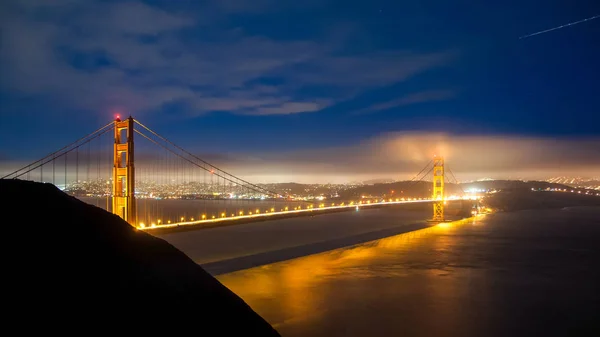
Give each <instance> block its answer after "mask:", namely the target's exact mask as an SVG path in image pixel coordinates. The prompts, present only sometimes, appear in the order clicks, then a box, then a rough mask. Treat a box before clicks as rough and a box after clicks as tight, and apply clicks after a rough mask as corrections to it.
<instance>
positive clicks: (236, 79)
mask: <svg viewBox="0 0 600 337" xmlns="http://www.w3.org/2000/svg"><path fill="white" fill-rule="evenodd" d="M157 4H158V5H157V6H151V5H149V4H146V3H144V2H141V1H125V2H104V1H78V0H57V1H52V2H45V1H37V0H27V1H19V2H17V1H6V2H3V4H2V5H0V6H2V7H1V8H0V9H1V11H2V12H3V13H4V15H3V20H2V29H1V33H0V34H2V36H1V38H2V45H3V47H2V48H1V49H0V71H1V72H2V74H3V75H2V78H1V79H0V89H1V90H2V91H4V92H9V93H10V94H11V95H15V96H18V97H27V98H28V99H33V98H37V99H46V100H51V101H52V102H53V103H56V104H57V106H58V107H59V108H60V107H62V108H75V109H81V110H87V111H90V110H92V111H101V112H103V113H104V112H105V111H110V110H114V109H120V110H125V111H129V112H131V113H135V114H136V115H139V114H142V113H144V112H146V111H152V110H161V109H162V108H163V107H164V106H165V105H167V104H171V103H181V104H184V105H185V106H188V107H189V108H190V109H189V110H190V111H189V113H190V114H191V115H192V116H193V115H196V114H201V113H206V112H210V111H227V112H230V113H236V114H244V115H270V114H272V115H281V114H293V113H302V112H315V111H318V110H321V109H323V108H325V107H328V106H331V105H334V104H336V103H339V102H341V101H343V100H346V99H349V98H350V97H352V96H353V95H356V94H357V92H360V91H367V90H371V89H373V88H376V87H380V86H385V85H389V84H393V83H396V82H400V81H405V80H407V79H409V78H411V77H412V76H415V75H417V74H419V73H421V72H424V71H427V70H429V69H433V68H435V67H440V66H443V65H445V64H446V63H447V62H448V61H449V60H450V59H451V58H452V53H449V52H447V51H438V52H426V53H425V52H414V51H409V50H395V51H393V50H392V51H386V52H375V53H367V54H356V53H349V52H347V51H346V52H342V51H343V50H344V48H343V47H342V46H340V45H339V41H336V40H331V39H329V38H328V37H319V38H317V39H315V40H281V39H273V38H270V37H267V36H261V35H253V34H248V33H247V32H245V31H244V30H242V29H240V28H237V27H232V26H231V25H230V24H229V20H228V18H229V15H233V14H234V13H235V15H260V14H261V13H264V12H268V11H276V10H283V8H284V6H283V5H282V4H280V3H279V2H274V1H260V3H257V4H254V2H253V7H252V8H254V9H255V10H254V11H250V12H248V11H247V9H248V8H247V6H248V4H247V2H243V1H235V0H228V1H215V2H206V3H204V2H203V5H199V4H190V6H194V7H193V8H192V9H193V10H192V9H186V8H185V5H183V4H181V3H178V4H175V3H173V2H160V1H159V2H157ZM294 6H295V5H294ZM306 6H319V3H318V2H314V3H312V2H311V4H308V5H306ZM286 8H287V7H286ZM294 8H295V9H300V8H302V6H300V5H298V6H297V7H294ZM294 8H292V7H290V9H294ZM334 30H335V29H333V28H332V31H334ZM334 36H335V34H334ZM265 79H274V80H276V81H277V83H278V84H277V85H265V83H266V82H265V81H266V80H265ZM315 87H318V88H324V87H325V88H327V92H328V93H329V94H326V95H323V97H310V96H307V95H306V94H303V92H305V90H306V89H307V88H308V89H310V88H315Z"/></svg>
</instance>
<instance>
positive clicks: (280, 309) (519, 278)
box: [217, 209, 600, 337]
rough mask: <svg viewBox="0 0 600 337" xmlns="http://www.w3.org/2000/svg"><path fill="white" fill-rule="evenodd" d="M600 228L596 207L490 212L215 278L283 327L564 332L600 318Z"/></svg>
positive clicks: (300, 332)
mask: <svg viewBox="0 0 600 337" xmlns="http://www.w3.org/2000/svg"><path fill="white" fill-rule="evenodd" d="M569 213H570V214H569ZM599 239H600V209H596V210H594V211H592V212H591V213H589V212H588V213H585V212H582V213H577V212H564V211H560V210H545V211H544V212H543V213H537V212H535V211H531V212H519V213H514V214H495V215H491V216H483V217H482V216H480V217H477V218H471V219H466V220H462V221H458V222H452V223H446V224H441V225H437V226H432V227H428V228H425V229H422V230H417V231H413V232H409V233H404V234H400V235H396V236H393V237H388V238H384V239H380V240H376V241H372V242H368V243H365V244H360V245H356V246H352V247H347V248H342V249H336V250H332V251H328V252H324V253H319V254H315V255H310V256H305V257H302V258H298V259H294V260H288V261H283V262H279V263H274V264H271V265H265V266H261V267H256V268H251V269H247V270H241V271H237V272H234V273H230V274H224V275H221V276H218V277H217V278H218V279H219V280H220V281H221V282H222V283H223V284H224V285H226V286H227V287H229V288H230V289H231V290H233V291H234V292H235V293H237V294H238V295H239V296H240V297H242V299H244V300H245V301H246V302H247V303H248V304H249V305H250V306H251V307H252V308H253V309H254V310H255V311H257V312H258V313H259V314H260V315H261V316H263V317H264V318H265V319H266V320H267V321H268V322H270V323H271V324H273V326H274V327H275V328H276V329H277V330H278V331H279V332H280V333H281V334H282V335H283V336H288V337H292V336H317V337H319V336H538V335H544V336H551V335H562V336H567V335H574V331H580V330H581V331H583V330H582V329H589V328H590V326H591V327H592V328H599V326H598V323H594V322H597V320H594V317H596V313H597V310H596V309H597V308H596V309H594V308H595V304H594V303H596V304H597V303H600V287H599V286H598V284H600V273H599V271H598V268H597V267H593V266H597V261H598V259H600V248H599V247H600V245H599V243H600V240H599ZM586 324H587V325H586Z"/></svg>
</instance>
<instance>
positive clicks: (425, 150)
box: [0, 132, 600, 183]
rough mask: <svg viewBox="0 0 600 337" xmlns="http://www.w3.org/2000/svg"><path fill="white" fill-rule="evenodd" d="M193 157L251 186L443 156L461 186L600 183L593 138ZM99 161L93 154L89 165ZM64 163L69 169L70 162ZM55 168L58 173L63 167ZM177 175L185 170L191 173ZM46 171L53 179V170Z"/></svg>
mask: <svg viewBox="0 0 600 337" xmlns="http://www.w3.org/2000/svg"><path fill="white" fill-rule="evenodd" d="M156 149H157V148H156V146H155V145H153V144H150V143H149V142H147V141H145V140H142V138H138V141H136V165H137V168H138V169H140V170H144V168H146V170H147V169H148V168H152V169H151V170H160V164H159V165H158V167H157V165H156V163H163V162H164V158H165V157H164V155H165V154H163V153H162V151H157V150H156ZM106 155H109V154H108V152H107V153H105V154H104V155H103V156H102V158H106ZM197 155H198V156H199V157H200V158H202V159H204V160H206V161H208V162H210V163H211V164H213V165H216V166H218V167H220V168H222V169H224V170H225V171H227V172H229V173H232V174H234V175H236V176H238V177H241V178H243V179H246V180H248V181H251V182H253V183H271V182H300V183H328V182H330V183H348V182H353V181H364V180H370V179H397V180H410V179H412V178H413V177H414V176H415V175H416V174H417V173H418V172H419V171H421V169H423V168H424V167H425V166H426V165H427V164H428V163H429V162H430V161H431V159H432V158H433V156H434V155H440V156H443V157H444V159H445V163H446V168H447V169H449V170H450V171H452V173H453V174H454V175H455V176H456V178H457V179H458V180H459V181H470V180H476V179H481V178H494V179H526V180H527V179H530V180H539V179H547V178H549V177H553V176H554V177H555V176H583V177H600V138H597V137H596V138H581V139H556V138H541V137H517V136H510V135H504V136H464V135H452V134H444V133H427V132H402V133H390V134H387V135H383V136H380V137H375V138H371V139H369V140H366V141H363V142H360V143H356V144H353V145H350V146H344V147H328V148H327V147H325V148H318V149H309V150H295V151H294V150H288V151H283V150H282V151H274V152H267V153H265V152H260V153H252V152H244V153H235V152H227V153H210V152H199V153H197ZM96 157H97V156H96V155H95V154H94V153H92V156H91V158H96ZM69 158H70V160H71V161H72V162H71V163H72V165H74V162H73V160H74V158H75V156H69ZM8 159H9V158H5V160H3V161H2V163H0V174H2V173H4V174H7V173H9V172H12V171H13V170H15V169H17V168H19V167H23V166H25V165H27V164H29V163H24V162H19V161H16V160H12V161H9V160H8ZM85 162H86V160H85V157H83V159H82V164H81V168H80V170H81V171H82V172H84V171H86V170H85V165H86V164H85ZM151 163H152V164H151ZM58 164H59V165H58V167H60V169H58V170H59V171H60V170H62V166H60V165H61V164H62V162H61V161H59V162H58ZM102 165H105V163H103V164H102ZM107 168H108V167H107ZM182 168H185V169H190V168H191V166H189V167H186V166H182V167H180V169H182ZM45 171H46V172H52V168H48V170H45ZM92 171H95V170H92ZM102 172H106V170H103V171H102ZM140 172H141V171H140ZM92 173H93V172H92ZM190 173H191V170H190ZM37 174H39V172H38V173H37Z"/></svg>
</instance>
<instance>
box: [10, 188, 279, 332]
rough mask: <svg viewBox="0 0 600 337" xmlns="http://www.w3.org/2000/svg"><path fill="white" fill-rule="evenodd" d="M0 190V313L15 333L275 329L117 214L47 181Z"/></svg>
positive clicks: (178, 254)
mask: <svg viewBox="0 0 600 337" xmlns="http://www.w3.org/2000/svg"><path fill="white" fill-rule="evenodd" d="M0 195H2V203H1V205H2V209H1V210H2V218H3V221H2V222H3V223H2V226H3V229H4V231H3V239H4V243H5V249H4V250H5V251H6V253H5V254H6V255H5V256H4V261H5V265H4V268H3V273H2V274H3V278H4V282H3V283H4V284H5V287H4V291H5V296H4V300H3V302H4V308H5V310H8V316H5V322H7V323H8V324H15V325H17V326H18V328H19V329H20V330H19V331H21V333H22V332H24V331H28V330H31V329H36V330H37V329H39V330H42V331H46V332H52V331H58V332H61V333H71V332H76V333H78V334H84V335H87V334H90V333H97V332H99V331H112V332H113V333H115V334H116V333H118V332H121V331H126V330H127V331H131V330H132V329H133V330H134V331H136V332H137V333H142V332H144V333H145V332H155V333H157V332H158V331H165V329H166V331H169V332H171V333H170V334H171V335H172V334H173V333H175V334H176V335H177V334H179V333H183V332H186V334H190V335H191V334H194V335H200V336H213V335H216V336H279V334H278V333H277V332H276V331H275V330H274V329H273V328H272V327H271V326H270V325H269V324H268V323H267V322H266V321H265V320H263V319H262V318H261V317H260V316H259V315H258V314H257V313H255V312H254V311H253V310H252V309H251V308H250V307H249V306H248V305H247V304H246V303H245V302H244V301H243V300H242V299H240V298H239V297H238V296H237V295H235V294H234V293H233V292H231V291H230V290H229V289H227V288H226V287H225V286H223V285H222V284H221V283H220V282H219V281H218V280H216V279H215V278H214V277H212V276H211V275H210V274H208V273H207V272H206V271H204V270H203V269H202V268H201V267H200V266H199V265H197V264H196V263H194V262H193V261H192V260H191V259H189V258H188V257H187V256H186V255H185V254H184V253H182V252H181V251H179V250H178V249H176V248H175V247H173V246H172V245H170V244H169V243H167V242H166V241H164V240H162V239H159V238H156V237H153V236H151V235H149V234H147V233H145V232H142V231H138V230H136V229H134V228H133V227H131V226H130V225H129V224H128V223H126V222H125V221H123V220H122V219H121V218H119V217H117V216H115V215H112V214H110V213H108V212H106V211H104V210H102V209H100V208H97V207H95V206H92V205H88V204H86V203H84V202H81V201H80V200H78V199H76V198H74V197H71V196H69V195H67V194H65V193H63V192H61V191H60V190H59V189H57V188H56V187H55V186H54V185H51V184H41V183H34V182H29V181H19V180H0ZM6 247H8V248H9V249H6ZM12 317H14V318H15V319H14V320H13V319H11V318H12ZM17 319H18V320H17Z"/></svg>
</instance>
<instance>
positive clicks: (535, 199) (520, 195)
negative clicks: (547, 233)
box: [482, 190, 600, 212]
mask: <svg viewBox="0 0 600 337" xmlns="http://www.w3.org/2000/svg"><path fill="white" fill-rule="evenodd" d="M482 204H483V205H485V206H487V207H490V208H492V209H493V210H495V211H506V212H510V211H518V210H523V209H544V208H562V207H574V206H600V197H599V196H596V195H585V194H578V193H569V192H567V193H564V192H546V191H531V190H507V191H502V192H498V193H494V194H491V195H489V196H486V197H485V198H484V199H483V200H482Z"/></svg>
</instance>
